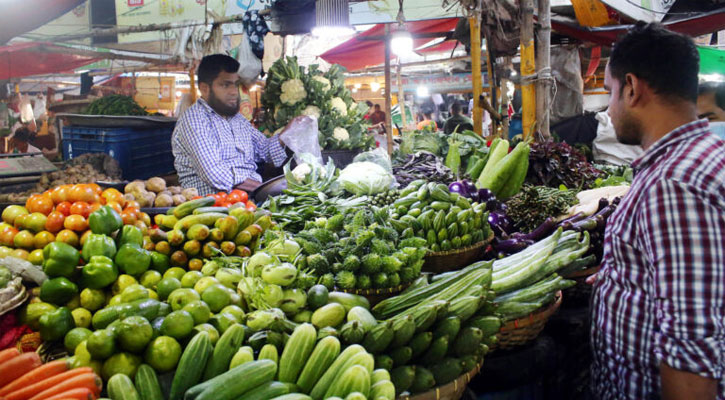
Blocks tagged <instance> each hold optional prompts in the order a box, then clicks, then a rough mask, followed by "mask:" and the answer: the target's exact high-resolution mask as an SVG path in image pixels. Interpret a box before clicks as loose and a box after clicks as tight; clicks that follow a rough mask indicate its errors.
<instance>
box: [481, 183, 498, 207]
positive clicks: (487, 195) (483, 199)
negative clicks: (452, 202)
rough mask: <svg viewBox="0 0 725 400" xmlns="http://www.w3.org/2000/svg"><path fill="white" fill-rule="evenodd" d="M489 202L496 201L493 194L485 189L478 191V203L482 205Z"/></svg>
mask: <svg viewBox="0 0 725 400" xmlns="http://www.w3.org/2000/svg"><path fill="white" fill-rule="evenodd" d="M489 200H496V196H494V195H493V192H492V191H491V190H489V189H486V188H482V189H478V202H479V203H483V202H488V201H489ZM492 211H493V210H492Z"/></svg>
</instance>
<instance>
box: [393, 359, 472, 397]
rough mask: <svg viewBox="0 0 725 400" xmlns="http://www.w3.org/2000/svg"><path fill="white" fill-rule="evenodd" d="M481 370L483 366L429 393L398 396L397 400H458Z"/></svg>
mask: <svg viewBox="0 0 725 400" xmlns="http://www.w3.org/2000/svg"><path fill="white" fill-rule="evenodd" d="M480 370H481V364H478V365H477V366H476V367H475V368H474V369H472V370H470V371H468V372H466V373H465V374H463V375H461V376H459V377H458V378H457V379H456V380H455V381H453V382H450V383H447V384H445V385H443V386H438V387H435V388H433V389H431V390H429V391H427V392H423V393H418V394H414V395H402V396H398V397H397V399H396V400H458V399H460V398H461V396H463V392H464V391H465V390H466V386H468V383H469V382H471V379H473V377H474V376H476V374H477V373H478V371H480Z"/></svg>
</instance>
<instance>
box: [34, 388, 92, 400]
mask: <svg viewBox="0 0 725 400" xmlns="http://www.w3.org/2000/svg"><path fill="white" fill-rule="evenodd" d="M95 399H96V395H95V394H93V391H92V390H91V389H88V388H85V387H81V388H75V389H71V390H66V391H65V392H63V393H58V394H57V395H55V396H51V397H46V398H45V400H95Z"/></svg>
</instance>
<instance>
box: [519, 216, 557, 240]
mask: <svg viewBox="0 0 725 400" xmlns="http://www.w3.org/2000/svg"><path fill="white" fill-rule="evenodd" d="M556 226H557V224H556V220H555V219H554V218H553V217H549V218H547V219H546V221H544V222H543V223H542V224H541V225H539V226H538V227H536V229H534V230H533V231H531V232H529V233H525V234H524V233H514V234H513V235H511V237H512V238H513V239H521V240H541V239H543V238H545V237H546V236H548V235H549V234H551V232H553V231H554V229H556Z"/></svg>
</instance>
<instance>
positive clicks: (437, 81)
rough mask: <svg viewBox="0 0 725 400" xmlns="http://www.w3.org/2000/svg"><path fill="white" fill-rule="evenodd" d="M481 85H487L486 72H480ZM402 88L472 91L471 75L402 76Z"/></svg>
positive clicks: (438, 91)
mask: <svg viewBox="0 0 725 400" xmlns="http://www.w3.org/2000/svg"><path fill="white" fill-rule="evenodd" d="M481 79H482V82H483V87H488V79H487V78H486V74H485V73H483V74H481ZM402 81H403V90H404V91H405V92H409V93H416V92H417V91H418V88H419V87H425V88H427V89H428V92H430V93H450V92H472V91H473V77H472V76H471V74H470V73H460V74H452V75H444V74H441V75H428V76H421V77H403V78H402Z"/></svg>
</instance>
